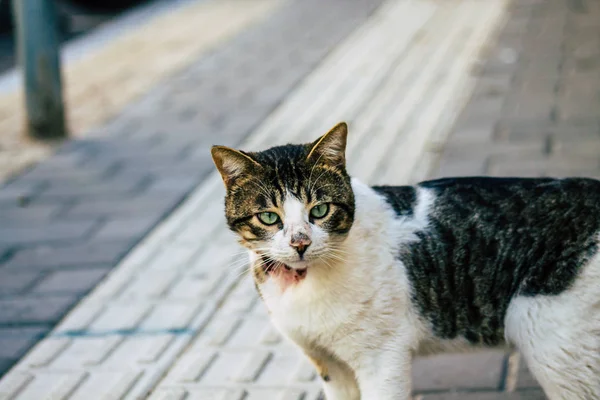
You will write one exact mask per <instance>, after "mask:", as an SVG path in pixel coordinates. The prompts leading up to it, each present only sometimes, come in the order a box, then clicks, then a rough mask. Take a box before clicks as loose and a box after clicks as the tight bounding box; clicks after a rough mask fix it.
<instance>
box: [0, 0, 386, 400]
mask: <svg viewBox="0 0 600 400" xmlns="http://www.w3.org/2000/svg"><path fill="white" fill-rule="evenodd" d="M180 3H182V2H179V3H178V4H180ZM238 3H239V4H238ZM210 4H211V2H210V1H205V0H201V1H197V0H187V1H186V2H184V6H185V7H188V8H185V10H187V11H188V12H189V15H186V14H185V13H184V15H183V17H185V18H184V19H182V20H173V18H174V17H173V16H174V15H178V16H180V17H181V16H182V11H183V10H182V9H180V8H175V11H174V12H175V14H172V13H164V15H163V14H161V18H160V19H159V20H152V21H153V22H152V21H151V22H152V24H153V25H144V24H142V25H140V26H139V29H144V30H146V29H149V27H154V28H156V26H155V23H157V21H158V22H160V21H162V22H161V24H163V25H161V26H164V23H165V21H171V23H172V24H176V25H177V24H178V23H179V24H180V25H181V26H178V29H174V30H173V32H174V33H172V34H171V35H170V36H169V37H165V38H164V39H165V40H166V41H167V44H169V46H171V47H169V46H167V48H168V49H169V51H168V52H166V54H164V53H163V54H164V55H163V56H162V57H158V56H156V58H167V59H169V61H168V62H167V61H165V62H162V61H161V64H160V65H161V66H162V67H163V68H165V69H167V70H170V71H171V72H172V75H170V77H169V78H168V79H162V78H161V81H159V82H145V84H147V87H146V89H147V90H149V92H147V93H145V94H144V95H143V96H142V97H141V98H138V99H137V100H135V101H134V102H133V103H130V104H128V105H127V106H126V107H125V108H123V109H121V110H120V112H119V114H118V115H117V116H116V117H114V118H112V119H111V120H110V121H109V122H108V123H107V124H105V125H104V126H102V127H97V128H96V129H94V132H87V134H86V135H85V137H82V138H79V139H75V140H72V141H69V142H67V143H66V144H65V145H63V146H61V147H60V149H59V150H58V152H57V153H56V154H54V155H53V156H52V157H50V158H49V159H47V160H46V161H44V162H42V163H40V164H38V165H37V166H35V167H34V168H31V169H29V170H27V171H25V172H24V173H22V174H20V175H18V176H17V177H16V178H14V179H12V180H11V181H9V182H8V183H7V184H5V185H4V186H2V187H0V375H1V374H2V373H4V372H5V371H6V370H8V368H10V367H11V366H12V365H13V364H14V363H15V362H16V361H17V360H18V359H19V358H20V357H21V356H22V355H23V354H24V353H25V352H26V351H27V350H28V349H29V348H30V347H31V346H32V345H34V344H35V343H36V342H37V341H38V340H39V339H40V338H41V337H43V336H44V335H45V334H47V333H48V332H49V331H50V330H51V329H52V328H53V327H54V326H55V325H56V323H57V322H58V321H60V319H61V318H62V317H63V316H64V315H65V313H66V312H67V311H68V310H69V309H71V308H72V307H73V306H74V305H75V304H76V303H77V302H78V301H79V299H81V298H82V297H83V296H84V295H85V294H86V293H87V292H89V290H91V289H93V287H94V286H96V284H97V283H98V282H100V281H101V280H102V278H103V277H104V276H105V275H106V274H107V273H108V272H109V271H110V270H111V269H112V268H113V267H114V266H115V265H117V264H118V263H119V261H120V260H121V259H122V257H123V256H124V255H125V254H126V253H128V252H129V251H130V249H131V248H132V247H133V246H134V245H135V244H136V243H137V242H139V240H140V239H141V238H143V237H144V236H145V235H146V234H147V233H148V232H149V231H150V230H151V229H152V228H153V227H154V226H155V225H156V224H157V223H158V222H159V221H160V220H161V219H162V218H164V217H165V216H166V215H168V214H169V213H170V212H171V211H172V210H173V209H174V208H175V207H177V205H178V204H180V203H181V202H182V201H183V200H184V199H185V198H186V196H187V195H188V194H189V193H190V191H192V190H193V189H194V188H195V187H196V186H197V185H198V184H199V183H200V182H201V181H202V179H203V178H205V177H206V176H207V174H208V173H209V172H211V171H212V170H213V164H212V161H211V160H210V154H209V152H208V146H209V145H210V144H212V143H214V142H217V141H218V142H221V143H224V144H229V145H235V144H238V143H239V142H240V141H241V140H243V139H244V138H245V137H246V136H247V135H248V134H249V133H250V132H251V131H252V129H253V128H254V127H255V126H256V125H257V124H259V123H260V121H262V120H263V119H264V118H265V117H266V116H267V115H268V114H269V113H270V112H271V111H272V110H273V109H274V108H275V107H276V106H277V105H278V104H279V103H280V102H281V101H282V100H283V99H284V98H285V97H286V96H287V95H288V94H289V92H290V91H291V90H292V89H293V88H294V87H295V86H296V85H297V84H298V82H300V81H301V80H302V78H303V77H305V76H306V75H307V74H308V73H310V71H312V70H313V69H314V68H315V66H316V65H317V64H318V63H319V62H320V61H321V60H322V59H323V58H324V57H325V56H326V55H327V54H328V53H329V52H330V51H331V50H332V49H333V48H334V47H335V46H336V45H337V44H338V43H339V42H340V41H341V40H342V39H344V38H345V37H347V36H348V34H349V33H350V32H352V31H353V30H354V29H356V28H357V26H360V24H361V23H362V22H364V21H365V20H366V19H367V18H368V17H369V15H370V14H371V13H372V12H373V10H374V9H375V8H376V7H377V6H378V4H380V2H379V1H377V0H352V1H351V2H348V1H346V0H328V1H327V2H321V1H319V0H303V1H299V0H288V1H280V2H275V3H273V2H270V1H266V0H243V1H239V0H238V1H232V0H214V1H213V2H212V6H210ZM270 5H273V6H270ZM258 9H262V10H263V11H265V13H264V14H260V15H261V16H262V19H256V20H255V21H254V22H255V23H254V24H249V18H250V17H251V16H252V15H255V16H256V15H257V12H256V10H258ZM251 10H254V11H253V12H250V11H251ZM225 11H228V12H231V15H232V18H231V19H230V20H229V21H228V23H224V24H223V25H222V26H220V27H219V28H218V29H216V30H213V31H212V32H211V33H210V35H209V34H207V35H205V37H203V38H200V39H198V43H200V44H198V43H195V44H192V45H188V44H186V43H180V45H178V46H175V44H174V43H173V40H174V39H173V38H175V37H176V36H177V33H178V32H179V33H181V32H182V31H183V32H184V33H185V32H187V33H188V34H189V33H194V32H199V33H200V35H201V36H202V32H203V31H202V29H203V27H204V28H208V29H212V27H214V26H213V25H214V23H218V21H219V19H221V20H222V18H223V17H224V16H226V15H227V14H226V13H225ZM266 11H269V12H268V13H267V12H266ZM240 13H243V14H244V15H243V16H241V15H240ZM218 15H220V17H219V18H216V16H218ZM189 17H198V19H197V20H194V19H191V20H190V19H189ZM208 17H211V18H213V19H214V21H213V22H211V23H206V24H204V22H203V23H202V24H201V25H203V27H202V26H200V27H198V26H197V23H198V22H202V21H205V20H206V18H208ZM234 17H235V18H234ZM235 19H237V21H238V22H240V23H242V25H243V26H245V28H244V29H241V27H240V26H238V25H236V24H234V22H233V21H234V20H235ZM303 21H311V24H310V26H306V24H305V23H304V22H303ZM205 22H206V21H205ZM190 24H191V25H192V27H191V28H190ZM186 27H187V28H186ZM135 29H138V28H135ZM135 29H134V28H132V29H130V30H125V32H126V33H127V34H126V35H125V36H123V37H121V36H117V38H116V39H118V40H116V42H115V43H108V45H107V47H105V48H104V50H103V51H102V53H101V54H104V55H106V54H108V55H109V56H106V57H105V56H104V55H103V56H102V57H100V56H98V54H99V53H98V52H93V53H92V54H93V55H94V57H95V61H96V62H97V65H96V69H97V70H98V71H97V72H98V75H99V76H103V77H107V76H114V71H115V70H114V67H113V66H112V64H113V63H114V57H115V53H118V51H117V50H119V49H120V50H119V51H120V52H121V53H120V54H121V60H120V61H122V62H125V63H126V64H127V65H128V66H129V67H131V66H135V65H136V62H137V61H136V60H138V59H137V58H136V57H135V55H136V53H133V57H132V56H131V55H130V54H128V52H130V51H131V49H132V46H133V44H132V43H146V42H148V41H150V42H153V41H155V36H156V33H155V32H154V31H153V30H152V29H150V31H149V32H146V34H148V35H150V36H151V38H154V39H152V40H151V38H148V37H146V39H143V36H144V35H143V33H140V32H139V31H136V30H135ZM190 29H191V30H190ZM235 29H241V30H240V31H239V32H238V34H237V35H233V36H231V37H229V39H227V40H223V41H221V42H220V44H219V46H218V47H213V48H212V49H211V50H210V51H209V52H206V51H201V52H200V53H198V54H197V52H198V51H199V50H198V48H199V47H202V46H205V45H207V42H206V40H207V38H213V39H214V38H215V37H219V38H221V39H223V38H224V36H227V35H225V34H224V32H229V33H231V32H232V31H235ZM132 38H133V39H132ZM134 39H135V40H134ZM175 42H177V40H175ZM211 43H213V46H214V41H213V42H211ZM145 47H148V46H145ZM134 48H135V46H134ZM149 51H150V50H148V49H147V50H144V51H142V52H141V53H140V54H139V55H140V57H141V56H142V55H144V57H147V56H148V54H149ZM193 54H197V55H196V58H193V57H192V55H193ZM111 55H112V56H111ZM144 57H142V58H141V59H142V61H143V60H145V59H146V58H144ZM190 57H192V58H191V61H190V63H189V65H188V66H187V67H182V64H185V63H184V62H182V61H181V59H182V58H184V59H186V60H188V61H189V59H190ZM138 61H139V60H138ZM188 61H186V62H188ZM86 63H88V61H87V59H86V58H85V57H82V58H80V59H78V60H77V63H76V64H75V66H77V65H83V64H86ZM165 63H166V64H167V65H165ZM174 65H175V66H179V67H181V68H182V69H180V70H176V71H175V70H173V68H172V67H173V66H174ZM157 66H158V64H157ZM153 67H154V64H152V63H150V64H149V65H147V66H145V67H144V71H146V73H148V70H149V69H152V68H153ZM82 71H83V72H85V71H88V72H89V70H87V69H85V68H84V69H82ZM110 71H112V72H110ZM123 71H124V72H131V71H130V70H123ZM157 75H160V76H162V75H161V74H160V73H158V74H154V75H152V76H154V77H157ZM126 78H127V76H125V77H123V80H121V81H120V82H124V83H127V82H129V80H128V79H126ZM130 78H131V77H130ZM134 78H135V77H134ZM82 79H83V77H82ZM107 79H108V78H107ZM140 79H142V80H145V79H146V78H144V77H142V78H140ZM134 80H135V81H136V82H139V79H137V78H136V79H134ZM81 82H82V86H93V85H94V80H93V79H92V78H90V77H88V78H87V80H85V81H83V80H82V81H81ZM126 86H128V85H126ZM134 86H135V87H138V86H137V85H134ZM113 87H114V86H113ZM129 89H130V88H129ZM129 89H128V88H126V87H123V88H120V89H119V90H116V89H115V91H118V92H119V93H121V94H122V95H124V96H125V97H127V96H129V95H130V94H131V92H130V90H129ZM136 90H137V89H136ZM117 94H118V93H113V92H111V93H110V95H111V96H113V95H115V96H116V95H117ZM90 96H92V97H93V93H92V94H91V95H90ZM81 101H82V102H83V103H86V101H85V99H82V100H81ZM119 102H124V101H123V100H122V99H121V100H119ZM121 104H122V103H121ZM82 106H83V105H82ZM232 110H235V112H232ZM0 397H2V396H0Z"/></svg>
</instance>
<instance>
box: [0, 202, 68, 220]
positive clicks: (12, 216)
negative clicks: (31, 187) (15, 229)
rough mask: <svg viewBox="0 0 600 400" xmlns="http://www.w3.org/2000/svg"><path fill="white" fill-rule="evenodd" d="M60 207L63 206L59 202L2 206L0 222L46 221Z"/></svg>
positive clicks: (57, 211) (59, 209) (54, 214)
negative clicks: (24, 205) (25, 205)
mask: <svg viewBox="0 0 600 400" xmlns="http://www.w3.org/2000/svg"><path fill="white" fill-rule="evenodd" d="M62 208H63V206H62V205H59V204H36V205H29V206H27V207H19V206H17V205H14V206H12V207H9V206H4V207H2V208H0V224H2V223H6V222H12V223H15V222H17V221H18V222H19V223H21V224H23V225H26V224H27V223H29V222H32V221H33V222H35V221H48V220H49V219H51V218H52V217H54V216H56V215H57V214H58V213H59V212H60V211H61V209H62Z"/></svg>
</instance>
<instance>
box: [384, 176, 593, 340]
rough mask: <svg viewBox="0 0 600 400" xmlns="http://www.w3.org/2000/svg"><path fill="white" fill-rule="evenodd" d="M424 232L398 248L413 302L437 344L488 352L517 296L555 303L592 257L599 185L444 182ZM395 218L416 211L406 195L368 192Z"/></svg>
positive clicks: (405, 191)
mask: <svg viewBox="0 0 600 400" xmlns="http://www.w3.org/2000/svg"><path fill="white" fill-rule="evenodd" d="M419 186H420V187H422V188H426V189H430V190H432V191H434V193H435V197H436V200H435V203H434V205H433V207H432V209H431V210H430V217H429V218H430V225H429V227H428V229H426V230H424V231H421V232H418V234H417V235H418V237H419V238H420V239H421V240H420V241H417V242H413V243H411V244H409V245H407V246H405V247H404V248H403V249H402V251H401V253H400V254H399V258H400V259H401V260H402V262H403V263H404V264H405V265H406V268H407V271H408V274H409V278H410V280H411V283H412V286H413V290H414V292H413V298H414V301H415V303H416V305H417V307H418V309H419V310H420V312H421V313H422V315H423V317H424V318H426V320H428V321H429V322H430V323H431V325H432V327H433V330H434V332H435V334H436V335H437V336H438V337H440V338H446V339H451V338H455V337H464V338H466V339H467V340H468V341H470V342H472V343H481V344H486V345H496V344H499V343H501V342H502V341H503V338H504V317H505V314H506V310H507V308H508V305H509V303H510V301H511V299H512V298H513V297H514V296H516V295H522V296H536V295H550V296H553V295H558V294H560V293H562V292H563V291H565V290H567V289H568V288H569V287H570V286H571V285H572V284H573V282H574V280H575V278H576V277H577V275H578V273H579V271H580V269H581V267H582V265H584V264H585V263H586V262H587V261H588V260H589V259H590V258H591V257H592V256H593V255H594V254H596V252H597V244H596V241H597V235H598V232H599V230H600V182H599V181H596V180H592V179H583V178H571V179H550V178H539V179H534V178H531V179H520V178H485V177H472V178H447V179H439V180H434V181H427V182H422V183H420V184H419ZM375 190H376V191H378V192H379V193H381V194H382V195H383V196H385V197H386V198H387V200H388V202H389V203H390V205H391V206H392V207H393V208H394V209H395V210H396V212H397V213H398V214H401V215H407V214H410V213H411V209H412V208H413V207H414V203H415V198H414V190H413V189H412V188H410V187H395V188H392V187H386V188H375Z"/></svg>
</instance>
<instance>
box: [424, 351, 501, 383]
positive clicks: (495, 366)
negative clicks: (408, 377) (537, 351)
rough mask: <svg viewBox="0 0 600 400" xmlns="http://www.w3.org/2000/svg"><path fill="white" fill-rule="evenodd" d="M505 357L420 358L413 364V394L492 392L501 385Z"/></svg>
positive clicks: (494, 354) (490, 353)
mask: <svg viewBox="0 0 600 400" xmlns="http://www.w3.org/2000/svg"><path fill="white" fill-rule="evenodd" d="M505 357H506V356H505V353H504V352H500V351H484V352H479V353H472V354H458V355H455V354H443V355H438V356H432V357H422V358H417V359H416V360H415V362H414V364H413V377H414V382H413V385H414V390H415V391H417V392H421V391H431V390H444V389H446V390H448V389H467V388H473V389H474V388H477V389H490V390H497V389H498V388H499V387H500V385H501V380H502V374H503V370H504V360H505Z"/></svg>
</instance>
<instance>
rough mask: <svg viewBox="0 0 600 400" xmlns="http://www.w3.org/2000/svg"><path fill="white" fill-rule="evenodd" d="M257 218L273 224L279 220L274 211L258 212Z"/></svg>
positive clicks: (267, 223)
mask: <svg viewBox="0 0 600 400" xmlns="http://www.w3.org/2000/svg"><path fill="white" fill-rule="evenodd" d="M258 219H260V222H262V223H263V224H265V225H273V224H275V223H277V222H278V221H279V215H277V214H275V213H274V212H269V211H265V212H261V213H258Z"/></svg>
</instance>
